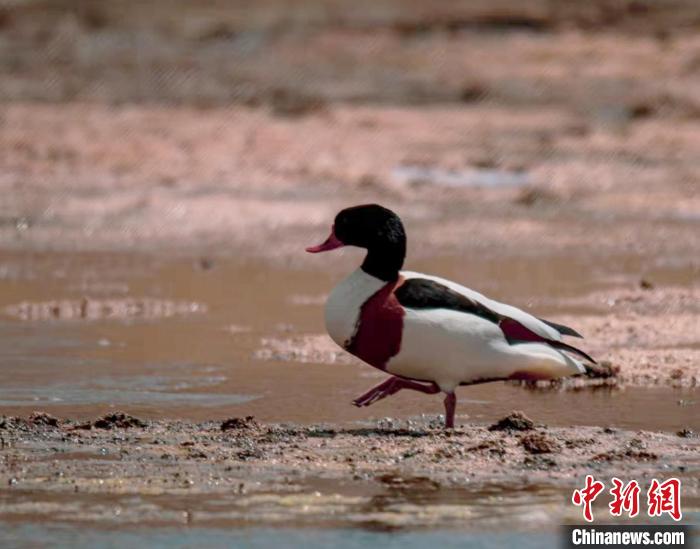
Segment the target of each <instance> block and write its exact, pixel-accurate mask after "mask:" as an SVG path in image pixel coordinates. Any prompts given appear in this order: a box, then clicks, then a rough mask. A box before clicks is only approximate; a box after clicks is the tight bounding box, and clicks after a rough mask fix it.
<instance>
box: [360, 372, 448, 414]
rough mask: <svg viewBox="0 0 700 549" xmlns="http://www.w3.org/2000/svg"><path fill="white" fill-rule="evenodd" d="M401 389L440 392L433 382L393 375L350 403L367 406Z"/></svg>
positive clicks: (428, 393)
mask: <svg viewBox="0 0 700 549" xmlns="http://www.w3.org/2000/svg"><path fill="white" fill-rule="evenodd" d="M401 389H412V390H414V391H419V392H421V393H425V394H427V395H434V394H436V393H439V392H440V387H438V386H437V385H436V384H435V383H430V384H429V385H426V384H424V383H419V382H417V381H411V380H410V379H403V378H401V377H396V376H393V377H390V378H389V379H387V380H386V381H384V382H383V383H380V384H379V385H377V386H376V387H372V388H371V389H370V390H369V391H367V392H366V393H365V394H364V395H362V396H361V397H358V398H356V399H355V400H353V401H352V403H353V404H354V405H355V406H357V407H361V406H369V405H370V404H374V403H375V402H377V401H378V400H381V399H383V398H386V397H388V396H391V395H393V394H395V393H398V392H399V391H400V390H401Z"/></svg>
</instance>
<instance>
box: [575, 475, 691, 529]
mask: <svg viewBox="0 0 700 549" xmlns="http://www.w3.org/2000/svg"><path fill="white" fill-rule="evenodd" d="M611 480H612V484H613V487H612V488H611V489H610V495H611V496H612V501H611V502H610V503H609V504H608V508H609V509H610V514H611V515H612V516H614V517H619V516H622V514H623V513H627V515H628V516H629V517H630V518H633V517H636V516H637V515H639V495H640V492H641V488H640V485H639V482H637V481H636V480H631V481H630V482H628V483H627V484H625V483H624V482H623V481H621V480H620V479H619V478H616V477H613V478H612V479H611ZM604 489H605V485H604V484H603V483H602V482H600V481H597V480H595V479H594V478H593V476H592V475H586V483H585V486H584V487H583V488H581V489H580V490H574V493H573V494H572V495H571V501H572V502H573V504H574V505H577V506H579V507H581V506H582V507H583V518H585V519H586V521H588V522H593V510H592V506H593V502H594V501H595V499H596V498H597V497H598V496H599V495H600V493H601V492H602V491H603V490H604ZM647 514H648V515H649V516H650V517H660V516H661V515H663V514H668V515H669V516H670V517H671V518H673V520H681V518H682V517H683V513H682V511H681V481H680V480H678V479H677V478H670V479H668V480H666V481H664V482H659V481H658V480H657V479H652V480H651V484H650V486H649V490H647Z"/></svg>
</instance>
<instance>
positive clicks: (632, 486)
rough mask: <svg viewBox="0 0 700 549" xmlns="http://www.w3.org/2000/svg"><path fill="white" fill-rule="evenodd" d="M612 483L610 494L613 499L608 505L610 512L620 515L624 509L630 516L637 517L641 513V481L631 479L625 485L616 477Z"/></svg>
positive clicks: (615, 515)
mask: <svg viewBox="0 0 700 549" xmlns="http://www.w3.org/2000/svg"><path fill="white" fill-rule="evenodd" d="M612 483H613V487H612V489H611V490H610V494H611V495H612V497H613V500H612V501H611V502H610V504H609V505H608V507H609V508H610V514H611V515H613V516H614V517H619V516H620V515H622V512H623V511H626V512H627V513H628V515H629V516H630V517H636V516H637V515H638V514H639V483H638V482H637V481H636V480H631V481H630V482H628V483H627V484H626V485H625V483H623V482H622V481H621V480H620V479H619V478H615V477H613V478H612Z"/></svg>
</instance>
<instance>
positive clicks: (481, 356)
mask: <svg viewBox="0 0 700 549" xmlns="http://www.w3.org/2000/svg"><path fill="white" fill-rule="evenodd" d="M345 246H354V247H358V248H363V249H365V250H367V254H366V256H365V258H364V261H363V262H362V264H361V265H360V267H359V268H357V269H356V270H355V271H353V272H352V273H350V274H349V275H348V276H347V277H346V278H345V279H343V280H342V281H341V282H340V283H338V284H337V285H336V286H335V288H334V289H333V290H332V291H331V293H330V294H329V296H328V298H327V300H326V304H325V325H326V330H327V332H328V334H329V335H330V337H331V338H332V339H333V341H334V342H335V343H336V344H338V345H339V346H340V347H342V348H343V349H344V350H345V351H347V352H349V353H351V354H352V355H354V356H356V357H357V358H359V359H360V360H362V361H363V362H365V363H366V364H368V365H370V366H373V367H374V368H377V369H379V370H381V371H383V372H385V373H386V374H388V375H389V377H388V378H387V379H386V380H385V381H383V382H382V383H380V384H379V385H377V386H375V387H372V388H371V389H370V390H369V391H367V392H366V393H365V394H363V395H361V396H359V397H358V398H356V399H355V400H354V401H353V404H354V405H355V406H358V407H365V406H370V405H372V404H374V403H376V402H378V401H380V400H382V399H384V398H386V397H389V396H391V395H394V394H396V393H397V392H399V391H402V390H404V389H407V390H413V391H417V392H420V393H425V394H428V395H435V394H439V393H443V394H444V395H445V397H444V407H445V415H444V418H445V422H444V424H445V428H448V429H450V428H454V422H455V410H456V405H457V397H456V394H455V390H456V389H457V387H460V386H465V385H475V384H479V383H486V382H494V381H504V380H526V381H536V380H551V379H557V378H562V377H567V376H573V375H579V374H584V373H586V371H587V369H588V367H587V364H595V363H596V362H595V360H594V359H593V358H592V357H591V356H589V355H588V354H587V353H586V352H584V351H582V350H580V349H578V348H576V347H574V346H572V345H570V344H568V343H566V342H564V341H563V338H564V336H570V337H577V338H581V337H582V336H581V334H579V333H578V332H577V331H576V330H574V329H573V328H570V327H568V326H564V325H562V324H557V323H556V322H551V321H548V320H544V319H541V318H538V317H535V316H533V315H532V314H530V313H528V312H525V311H523V310H522V309H519V308H517V307H514V306H513V305H508V304H505V303H501V302H499V301H496V300H494V299H490V298H488V297H486V296H485V295H483V294H481V293H479V292H477V291H475V290H472V289H469V288H467V287H465V286H462V285H460V284H458V283H456V282H453V281H451V280H447V279H444V278H440V277H438V276H433V275H428V274H423V273H419V272H413V271H405V270H403V265H404V261H405V258H406V232H405V229H404V226H403V223H402V221H401V219H400V218H399V216H398V215H396V214H395V213H394V212H393V211H391V210H389V209H388V208H385V207H383V206H380V205H378V204H363V205H359V206H353V207H349V208H346V209H343V210H342V211H340V212H339V213H338V214H337V215H336V216H335V220H334V222H333V224H332V226H331V231H330V236H328V238H327V239H326V240H325V241H324V242H323V243H321V244H318V245H317V246H311V247H308V248H306V251H307V252H309V253H313V254H318V253H322V252H329V251H331V250H336V249H339V248H342V247H345Z"/></svg>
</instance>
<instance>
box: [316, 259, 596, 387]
mask: <svg viewBox="0 0 700 549" xmlns="http://www.w3.org/2000/svg"><path fill="white" fill-rule="evenodd" d="M401 276H403V278H405V279H411V278H426V279H429V280H433V281H435V282H439V283H440V284H443V285H445V286H447V287H449V288H450V289H452V290H454V291H456V292H459V293H461V294H463V295H465V296H467V297H469V298H471V299H473V300H476V301H478V302H480V303H482V304H483V305H485V306H487V307H489V308H490V309H492V310H493V311H495V312H497V313H499V314H503V315H507V316H509V317H510V318H513V319H515V320H517V321H518V322H520V323H521V324H523V325H524V326H526V327H527V328H529V329H530V330H532V331H533V332H535V333H536V334H538V335H541V336H543V337H546V338H548V339H553V340H560V339H561V334H559V332H558V331H557V330H555V329H554V328H552V327H551V326H549V325H547V324H545V323H544V322H542V321H541V320H539V319H537V318H535V317H534V316H532V315H530V314H528V313H526V312H525V311H522V310H520V309H518V308H516V307H513V306H511V305H506V304H504V303H499V302H498V301H493V300H491V299H489V298H487V297H485V296H483V295H481V294H480V293H478V292H475V291H474V290H470V289H469V288H465V287H464V286H461V285H459V284H456V283H454V282H451V281H449V280H445V279H443V278H439V277H436V276H430V275H424V274H422V273H414V272H410V271H403V272H401ZM385 284H386V282H385V281H383V280H380V279H378V278H375V277H373V276H372V275H369V274H367V273H365V272H364V271H363V270H362V269H357V270H356V271H354V272H353V273H351V274H350V275H349V276H348V277H347V278H345V279H344V280H343V281H342V282H340V284H338V285H337V286H336V287H335V288H334V289H333V291H332V292H331V295H330V296H329V297H328V301H327V302H326V329H327V330H328V333H329V334H330V336H331V337H332V338H333V340H334V341H335V342H336V343H337V344H338V345H340V346H341V347H346V346H347V344H348V342H349V341H351V340H352V338H353V335H354V334H355V331H356V329H357V325H358V319H359V315H360V308H361V307H362V304H363V303H364V302H365V301H367V299H368V298H369V297H371V296H372V295H373V294H374V293H376V292H377V291H378V290H379V289H380V288H382V287H383V286H384V285H385ZM387 371H388V372H389V373H391V374H395V375H398V376H402V377H407V378H412V379H418V380H424V381H434V382H435V383H437V384H438V385H439V387H440V389H442V390H443V391H446V392H450V391H452V390H454V388H455V387H457V386H458V385H459V384H460V383H470V382H474V381H478V380H487V379H494V378H508V377H509V376H511V375H513V374H515V373H516V372H518V373H521V374H523V373H531V374H532V375H535V376H537V377H541V378H557V377H563V376H568V375H572V374H576V373H583V372H584V371H585V369H584V368H583V366H582V365H581V363H580V362H578V361H577V360H575V359H573V358H572V357H570V356H569V355H567V354H565V353H563V352H560V351H558V350H557V349H554V348H553V347H550V346H549V345H547V344H545V343H518V344H516V345H511V344H509V343H508V341H507V340H506V338H505V336H504V335H503V332H502V331H501V328H500V327H499V326H497V325H496V324H494V323H493V322H491V321H489V320H486V319H484V318H481V317H479V316H476V315H472V314H469V313H463V312H459V311H454V310H451V309H410V308H407V309H406V315H405V316H404V319H403V334H402V338H401V350H400V351H399V353H398V354H397V355H396V356H394V357H392V358H391V360H390V361H389V363H388V364H387Z"/></svg>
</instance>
